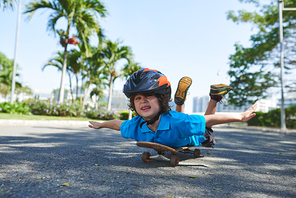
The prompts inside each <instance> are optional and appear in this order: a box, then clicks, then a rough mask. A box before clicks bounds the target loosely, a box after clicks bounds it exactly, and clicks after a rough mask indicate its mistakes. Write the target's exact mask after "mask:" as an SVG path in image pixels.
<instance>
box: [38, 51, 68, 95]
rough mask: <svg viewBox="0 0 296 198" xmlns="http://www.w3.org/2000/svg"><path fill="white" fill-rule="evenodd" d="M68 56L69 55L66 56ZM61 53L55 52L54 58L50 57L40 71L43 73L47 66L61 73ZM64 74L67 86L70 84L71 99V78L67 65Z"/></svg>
mask: <svg viewBox="0 0 296 198" xmlns="http://www.w3.org/2000/svg"><path fill="white" fill-rule="evenodd" d="M68 56H69V54H68ZM63 57H64V55H63V52H57V53H56V56H54V57H52V58H51V59H49V60H48V62H47V63H45V65H44V66H43V67H42V71H44V69H45V68H46V67H48V66H53V67H56V68H57V69H58V71H62V69H63ZM66 72H67V74H68V76H69V84H70V92H71V95H72V98H73V93H72V80H71V79H72V78H71V73H70V72H71V69H70V66H69V65H68V63H67V68H66Z"/></svg>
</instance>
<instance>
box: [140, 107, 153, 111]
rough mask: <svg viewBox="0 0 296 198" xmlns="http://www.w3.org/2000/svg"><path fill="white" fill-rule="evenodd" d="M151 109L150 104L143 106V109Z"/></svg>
mask: <svg viewBox="0 0 296 198" xmlns="http://www.w3.org/2000/svg"><path fill="white" fill-rule="evenodd" d="M149 109H151V107H150V106H144V107H142V108H141V110H142V111H145V110H149Z"/></svg>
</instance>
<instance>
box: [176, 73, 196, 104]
mask: <svg viewBox="0 0 296 198" xmlns="http://www.w3.org/2000/svg"><path fill="white" fill-rule="evenodd" d="M191 83H192V79H191V78H189V77H186V76H185V77H183V78H181V80H180V81H179V84H178V88H177V91H176V93H175V103H176V104H177V105H183V104H184V102H185V100H186V95H187V91H188V89H189V87H190V85H191Z"/></svg>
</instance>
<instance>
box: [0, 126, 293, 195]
mask: <svg viewBox="0 0 296 198" xmlns="http://www.w3.org/2000/svg"><path fill="white" fill-rule="evenodd" d="M214 131H215V137H216V141H217V145H216V146H215V148H214V149H212V148H204V147H200V149H201V152H202V155H203V156H202V157H200V158H197V159H195V158H193V156H191V155H188V154H179V156H180V159H181V162H180V164H179V166H177V167H170V165H169V163H168V162H165V161H150V162H149V163H144V162H142V160H141V154H142V152H144V151H147V149H144V148H140V147H137V146H136V145H135V141H133V140H130V139H124V138H122V137H121V136H120V133H119V132H118V131H114V130H109V129H101V130H93V129H89V128H88V127H87V126H83V125H80V126H79V125H78V126H73V125H71V126H67V125H54V124H52V125H50V126H20V125H18V126H5V125H4V126H0V197H169V196H172V197H219V198H221V197H296V154H295V153H296V137H295V136H289V135H284V134H281V133H273V132H268V133H267V132H262V131H258V130H248V129H237V128H227V127H215V128H214ZM150 151H151V150H150ZM151 153H154V151H151ZM168 155H169V154H168ZM63 184H64V185H65V186H63ZM67 184H69V186H67Z"/></svg>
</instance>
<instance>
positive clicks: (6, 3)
mask: <svg viewBox="0 0 296 198" xmlns="http://www.w3.org/2000/svg"><path fill="white" fill-rule="evenodd" d="M15 2H16V0H2V1H1V2H0V8H1V7H3V10H5V9H8V8H10V9H12V10H13V6H14V4H15Z"/></svg>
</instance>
